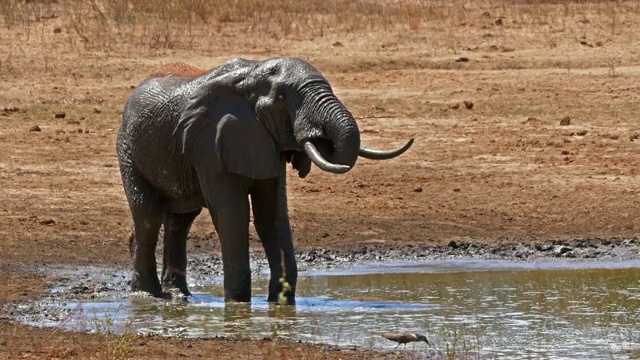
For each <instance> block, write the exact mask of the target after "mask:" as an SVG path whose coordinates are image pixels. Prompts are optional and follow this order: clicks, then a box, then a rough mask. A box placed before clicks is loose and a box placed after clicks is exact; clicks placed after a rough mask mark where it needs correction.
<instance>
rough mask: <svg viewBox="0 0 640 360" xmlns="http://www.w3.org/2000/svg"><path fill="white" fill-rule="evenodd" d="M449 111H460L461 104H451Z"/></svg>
mask: <svg viewBox="0 0 640 360" xmlns="http://www.w3.org/2000/svg"><path fill="white" fill-rule="evenodd" d="M449 109H453V110H458V109H460V104H451V105H449Z"/></svg>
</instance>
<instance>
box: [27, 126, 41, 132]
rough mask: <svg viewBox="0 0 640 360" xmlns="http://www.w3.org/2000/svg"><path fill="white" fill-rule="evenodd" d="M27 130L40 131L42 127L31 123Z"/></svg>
mask: <svg viewBox="0 0 640 360" xmlns="http://www.w3.org/2000/svg"><path fill="white" fill-rule="evenodd" d="M29 131H33V132H40V131H42V129H40V126H38V125H33V126H32V127H30V128H29Z"/></svg>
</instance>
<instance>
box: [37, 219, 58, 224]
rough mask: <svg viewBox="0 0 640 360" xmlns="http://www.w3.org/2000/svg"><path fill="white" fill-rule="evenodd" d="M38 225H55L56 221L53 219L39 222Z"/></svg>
mask: <svg viewBox="0 0 640 360" xmlns="http://www.w3.org/2000/svg"><path fill="white" fill-rule="evenodd" d="M40 224H41V225H55V224H56V221H55V220H53V219H44V220H40Z"/></svg>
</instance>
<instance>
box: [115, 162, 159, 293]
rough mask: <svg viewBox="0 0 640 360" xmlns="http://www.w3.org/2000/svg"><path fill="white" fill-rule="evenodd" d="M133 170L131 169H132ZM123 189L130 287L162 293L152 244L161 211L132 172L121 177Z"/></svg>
mask: <svg viewBox="0 0 640 360" xmlns="http://www.w3.org/2000/svg"><path fill="white" fill-rule="evenodd" d="M132 172H133V171H132ZM123 180H124V181H123V182H124V186H125V193H126V195H127V200H128V201H129V207H130V209H131V215H132V217H133V237H132V238H130V239H129V242H130V243H129V245H130V251H131V255H132V257H133V270H134V271H133V278H132V279H131V290H133V291H146V292H148V293H150V294H152V295H153V296H157V297H165V296H166V294H165V293H163V292H162V287H161V286H160V281H159V280H158V274H157V270H156V255H155V250H156V245H157V244H158V233H159V232H160V226H161V225H162V219H163V217H164V211H163V208H162V202H161V200H160V198H159V197H158V195H157V194H156V192H155V190H154V189H153V188H152V187H151V186H150V185H149V184H147V183H146V181H144V180H143V179H142V177H141V176H135V174H132V175H131V176H130V177H127V178H123Z"/></svg>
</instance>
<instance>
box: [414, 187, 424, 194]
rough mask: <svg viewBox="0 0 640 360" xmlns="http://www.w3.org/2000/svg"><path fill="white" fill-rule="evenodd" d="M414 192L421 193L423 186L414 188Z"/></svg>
mask: <svg viewBox="0 0 640 360" xmlns="http://www.w3.org/2000/svg"><path fill="white" fill-rule="evenodd" d="M413 192H417V193H421V192H422V187H417V188H415V189H413Z"/></svg>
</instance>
